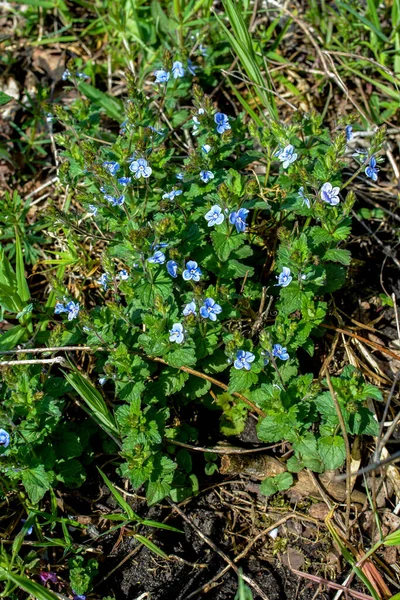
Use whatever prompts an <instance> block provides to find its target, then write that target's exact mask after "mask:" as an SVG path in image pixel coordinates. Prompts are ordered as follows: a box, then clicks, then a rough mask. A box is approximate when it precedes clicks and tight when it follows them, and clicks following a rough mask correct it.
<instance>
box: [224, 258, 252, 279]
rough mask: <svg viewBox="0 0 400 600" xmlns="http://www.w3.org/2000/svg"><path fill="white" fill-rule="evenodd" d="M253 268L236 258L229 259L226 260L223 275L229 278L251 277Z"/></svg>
mask: <svg viewBox="0 0 400 600" xmlns="http://www.w3.org/2000/svg"><path fill="white" fill-rule="evenodd" d="M253 275H254V269H253V267H249V266H248V265H244V264H243V263H241V262H239V261H238V260H235V259H231V260H229V261H228V263H227V265H226V267H225V270H224V277H228V278H229V279H231V278H232V279H236V278H237V277H246V276H247V277H253Z"/></svg>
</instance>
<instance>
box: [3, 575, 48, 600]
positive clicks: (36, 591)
mask: <svg viewBox="0 0 400 600" xmlns="http://www.w3.org/2000/svg"><path fill="white" fill-rule="evenodd" d="M0 578H1V579H6V580H7V581H10V582H12V583H14V584H15V585H17V586H18V587H19V588H21V590H24V592H26V593H27V594H30V595H31V596H33V598H37V600H59V596H57V595H56V594H54V593H53V592H52V591H51V590H48V589H47V588H45V587H43V586H42V585H40V584H39V583H36V582H35V581H32V580H31V579H28V577H25V575H17V574H16V573H12V572H8V571H6V569H3V568H1V567H0Z"/></svg>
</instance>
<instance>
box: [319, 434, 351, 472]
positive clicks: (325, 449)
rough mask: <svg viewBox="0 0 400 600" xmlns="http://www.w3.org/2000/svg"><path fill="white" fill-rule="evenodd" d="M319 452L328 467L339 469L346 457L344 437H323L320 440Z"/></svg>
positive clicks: (329, 468)
mask: <svg viewBox="0 0 400 600" xmlns="http://www.w3.org/2000/svg"><path fill="white" fill-rule="evenodd" d="M318 452H319V455H320V457H321V458H322V460H323V462H324V465H325V468H326V469H328V470H333V469H337V468H339V467H341V466H342V464H343V463H344V461H345V458H346V447H345V444H344V439H343V438H342V437H340V436H338V435H332V436H324V437H321V438H319V440H318Z"/></svg>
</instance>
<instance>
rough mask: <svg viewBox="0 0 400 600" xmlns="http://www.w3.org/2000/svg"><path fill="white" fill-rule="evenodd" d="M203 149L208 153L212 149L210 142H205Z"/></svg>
mask: <svg viewBox="0 0 400 600" xmlns="http://www.w3.org/2000/svg"><path fill="white" fill-rule="evenodd" d="M201 149H202V150H203V152H205V153H206V154H208V153H209V152H210V150H211V146H210V145H209V144H204V146H202V147H201Z"/></svg>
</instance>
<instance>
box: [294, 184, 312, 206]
mask: <svg viewBox="0 0 400 600" xmlns="http://www.w3.org/2000/svg"><path fill="white" fill-rule="evenodd" d="M297 193H298V195H299V196H300V198H301V199H302V200H303V204H305V205H306V206H307V208H310V206H311V202H310V199H309V198H307V196H306V195H305V193H304V188H303V186H301V187H300V188H299V191H298V192H297Z"/></svg>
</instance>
